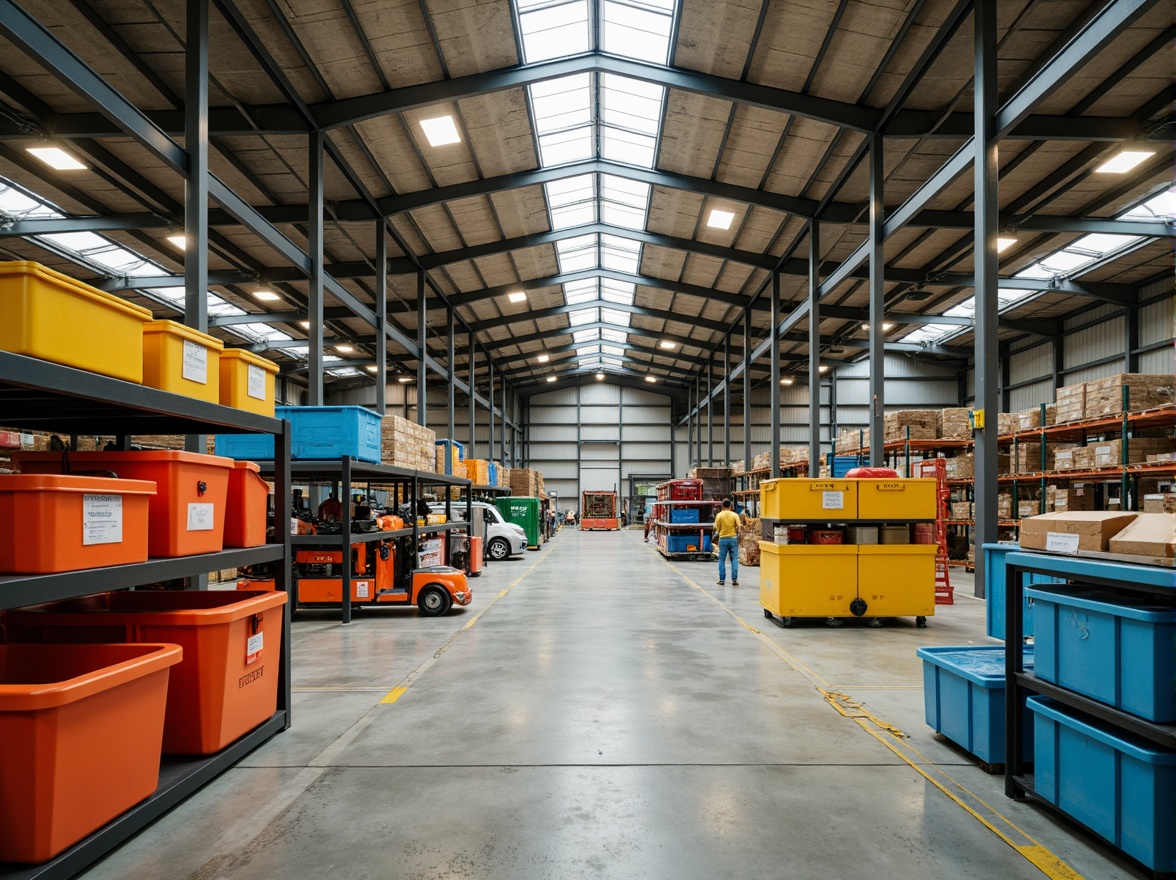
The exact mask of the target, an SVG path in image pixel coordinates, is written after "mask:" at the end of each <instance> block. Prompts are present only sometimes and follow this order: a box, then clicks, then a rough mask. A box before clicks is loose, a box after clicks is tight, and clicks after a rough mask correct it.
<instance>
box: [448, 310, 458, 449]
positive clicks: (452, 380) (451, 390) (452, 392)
mask: <svg viewBox="0 0 1176 880" xmlns="http://www.w3.org/2000/svg"><path fill="white" fill-rule="evenodd" d="M454 323H455V322H454V320H453V309H452V308H451V309H449V310H448V311H447V312H446V314H445V333H446V336H447V338H448V340H449V342H448V351H446V352H445V355H446V358H447V360H446V363H445V366H446V368H447V369H448V370H449V382H448V383H447V391H448V397H447V398H446V416H447V418H446V422H445V427H446V429H447V431H448V433H447V434H446V435H445V436H446V437H448V438H449V439H450V440H452V439H453V438H454V436H455V435H456V433H457V425H456V421H455V419H456V416H455V413H454V408H455V405H456V403H457V370H456V369H454V361H455V360H456V359H457V343H456V342H455V340H454V336H455V335H456V334H455V333H454V329H455V327H454Z"/></svg>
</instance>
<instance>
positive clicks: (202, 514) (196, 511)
mask: <svg viewBox="0 0 1176 880" xmlns="http://www.w3.org/2000/svg"><path fill="white" fill-rule="evenodd" d="M212 511H213V505H212V504H189V505H188V531H189V532H211V531H212Z"/></svg>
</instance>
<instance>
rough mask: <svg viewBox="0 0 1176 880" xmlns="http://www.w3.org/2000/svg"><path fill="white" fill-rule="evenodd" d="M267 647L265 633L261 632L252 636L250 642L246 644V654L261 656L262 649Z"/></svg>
mask: <svg viewBox="0 0 1176 880" xmlns="http://www.w3.org/2000/svg"><path fill="white" fill-rule="evenodd" d="M264 647H265V633H263V632H259V633H258V634H257V635H255V636H250V637H249V641H247V642H246V643H245V653H246V654H260V653H261V649H262V648H264Z"/></svg>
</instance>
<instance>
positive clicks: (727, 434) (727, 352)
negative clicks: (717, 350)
mask: <svg viewBox="0 0 1176 880" xmlns="http://www.w3.org/2000/svg"><path fill="white" fill-rule="evenodd" d="M723 466H724V467H730V466H731V334H729V333H728V334H727V338H726V339H725V340H723Z"/></svg>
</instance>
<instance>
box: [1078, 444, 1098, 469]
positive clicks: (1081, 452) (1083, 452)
mask: <svg viewBox="0 0 1176 880" xmlns="http://www.w3.org/2000/svg"><path fill="white" fill-rule="evenodd" d="M1092 467H1094V447H1093V446H1076V447H1074V470H1076V471H1088V470H1090V469H1091V468H1092Z"/></svg>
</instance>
